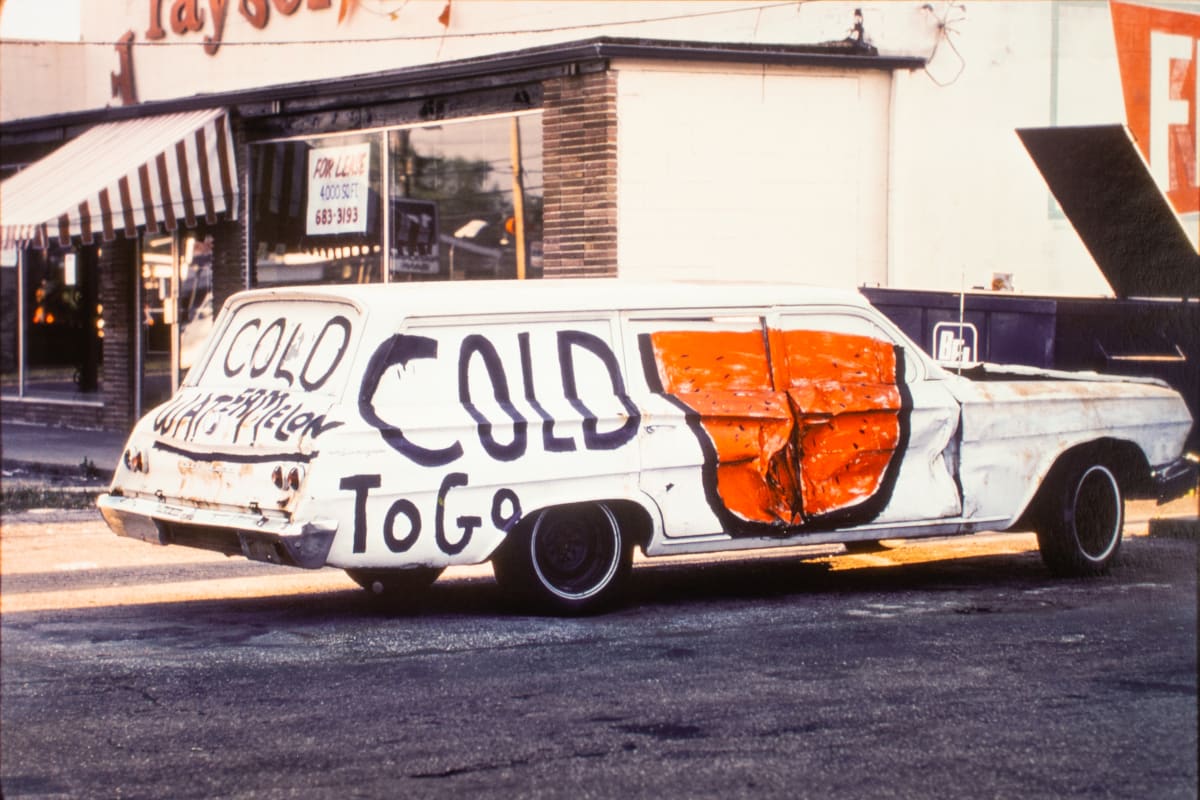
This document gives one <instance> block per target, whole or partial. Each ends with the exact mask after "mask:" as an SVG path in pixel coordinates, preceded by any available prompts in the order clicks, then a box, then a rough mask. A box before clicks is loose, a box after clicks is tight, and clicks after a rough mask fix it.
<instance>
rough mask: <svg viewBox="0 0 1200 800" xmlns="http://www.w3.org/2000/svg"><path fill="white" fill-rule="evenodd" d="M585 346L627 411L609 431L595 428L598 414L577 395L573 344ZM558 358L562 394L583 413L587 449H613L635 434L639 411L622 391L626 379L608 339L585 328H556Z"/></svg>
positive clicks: (625, 442)
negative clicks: (596, 359) (596, 360)
mask: <svg viewBox="0 0 1200 800" xmlns="http://www.w3.org/2000/svg"><path fill="white" fill-rule="evenodd" d="M577 347H578V348H582V349H584V350H587V351H588V352H589V353H591V354H592V355H594V356H596V357H597V358H599V359H600V363H601V364H603V365H604V368H605V370H607V371H608V379H609V381H610V382H611V383H612V388H613V396H614V397H616V398H617V400H618V401H619V402H620V403H621V405H622V406H624V407H625V410H626V411H627V412H629V416H628V417H627V418H626V419H625V421H624V422H623V423H621V426H620V427H619V428H617V429H616V430H612V431H603V432H602V431H600V430H599V429H598V425H597V422H598V417H597V415H596V412H594V411H592V409H590V408H589V407H588V406H587V404H586V403H584V402H583V400H582V399H581V398H580V397H579V387H578V386H577V385H576V382H575V356H574V355H573V351H574V349H575V348H577ZM558 361H559V368H560V369H561V371H562V382H563V395H564V396H565V397H566V398H567V400H568V401H569V402H570V403H571V405H572V406H573V407H574V408H575V410H576V411H578V412H579V413H580V414H581V415H582V416H583V445H584V447H586V448H587V449H588V450H616V449H617V448H619V447H622V446H624V445H626V444H628V443H629V442H631V441H633V439H634V437H636V436H637V429H638V425H639V424H641V420H642V413H641V412H640V411H639V410H638V407H637V406H636V405H634V403H633V401H632V400H631V399H630V398H629V394H628V393H627V392H626V391H625V379H624V378H623V377H621V365H620V364H618V363H617V357H616V355H615V354H614V353H613V351H612V348H611V347H609V346H608V343H607V342H605V341H604V340H603V339H601V338H600V337H599V336H596V335H595V334H591V333H587V332H585V331H559V332H558Z"/></svg>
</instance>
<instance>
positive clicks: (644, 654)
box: [0, 500, 1197, 799]
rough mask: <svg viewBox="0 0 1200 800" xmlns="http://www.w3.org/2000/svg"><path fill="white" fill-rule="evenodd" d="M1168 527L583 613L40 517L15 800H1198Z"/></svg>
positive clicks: (1187, 639)
mask: <svg viewBox="0 0 1200 800" xmlns="http://www.w3.org/2000/svg"><path fill="white" fill-rule="evenodd" d="M1192 502H1194V500H1193V501H1192ZM1145 529H1146V525H1145V524H1144V523H1143V524H1140V525H1139V524H1137V523H1134V524H1131V528H1130V530H1131V532H1132V533H1134V534H1135V535H1133V536H1131V537H1130V538H1128V539H1127V540H1126V542H1125V545H1124V547H1123V551H1122V556H1123V559H1122V564H1121V566H1120V567H1119V568H1118V569H1116V570H1115V571H1114V572H1113V574H1112V575H1110V576H1107V577H1103V578H1099V579H1095V580H1086V581H1060V580H1055V579H1052V578H1050V577H1049V576H1048V574H1047V573H1046V572H1045V570H1044V569H1043V567H1042V566H1041V563H1040V560H1039V558H1038V556H1037V553H1036V551H1035V549H1034V546H1035V543H1034V541H1033V539H1032V537H1031V536H1028V535H1014V536H1003V537H1001V536H980V537H972V538H969V539H959V540H942V541H934V542H928V543H922V544H910V545H903V546H900V547H896V548H893V549H889V550H886V551H884V552H881V553H874V554H866V555H843V554H840V551H839V550H838V549H837V548H829V549H826V550H824V551H817V552H809V553H807V554H804V555H805V557H801V554H800V553H797V552H790V553H786V554H773V555H771V556H769V557H758V558H742V559H738V560H731V561H715V562H714V561H706V562H695V561H691V562H685V563H679V562H673V563H665V564H664V563H660V562H652V563H650V564H641V565H639V567H638V568H637V569H635V572H634V585H633V587H632V596H631V600H630V603H629V604H628V605H627V606H626V607H625V608H624V609H622V610H620V611H617V612H615V613H612V614H609V615H606V616H602V617H597V618H590V619H579V620H561V619H543V618H536V617H527V616H520V615H518V614H515V613H513V612H511V611H509V610H507V609H506V608H505V607H504V605H503V603H502V600H501V598H500V596H499V594H498V593H497V591H496V588H495V586H494V584H493V583H492V581H491V578H490V573H489V571H488V570H487V568H486V567H485V568H481V569H474V570H462V571H457V572H454V573H452V574H448V575H447V576H444V577H443V579H442V580H440V581H439V582H438V583H437V584H435V586H434V588H433V590H432V592H431V594H430V596H429V597H428V598H427V600H426V602H425V603H424V605H423V607H422V608H421V609H420V610H419V611H417V612H416V613H408V614H400V615H396V614H391V613H386V612H383V611H381V610H379V609H377V608H376V607H374V606H372V605H371V604H370V602H369V599H368V598H367V596H366V594H365V593H364V592H362V591H361V590H358V589H357V587H355V586H354V585H353V584H352V583H351V582H350V581H349V579H347V578H346V577H345V576H344V575H342V574H341V573H339V572H335V571H332V570H322V571H318V572H303V571H298V570H288V569H286V568H280V567H271V566H267V565H258V564H251V563H249V562H246V561H243V560H238V559H225V558H223V557H221V556H215V555H211V554H207V553H200V552H194V551H188V550H182V549H176V548H156V547H153V546H151V545H146V544H142V543H140V542H133V541H127V540H122V539H118V538H117V537H114V536H112V535H111V534H109V533H108V532H107V530H106V529H105V528H104V526H103V524H102V523H101V522H100V521H99V520H98V517H97V516H96V515H95V514H94V513H92V512H56V513H55V514H52V515H38V514H21V515H16V516H9V517H6V518H4V519H3V528H2V535H0V545H2V552H0V556H2V561H0V567H2V570H3V576H2V583H0V614H2V617H0V623H2V625H0V635H2V641H0V648H2V650H0V654H2V657H3V664H2V672H0V690H2V691H0V781H2V788H3V795H4V797H6V798H18V797H38V798H51V797H71V798H76V797H89V798H104V797H121V798H132V797H145V798H168V797H170V798H190V797H302V798H308V797H314V798H349V797H379V798H393V797H506V798H507V797H556V798H557V797H562V798H589V797H597V798H641V797H653V798H674V797H714V798H730V797H821V798H824V797H846V798H851V797H852V798H861V797H900V798H909V797H954V798H960V797H1020V798H1038V797H1047V798H1049V797H1055V798H1058V797H1088V798H1093V797H1121V798H1139V799H1140V798H1195V797H1196V792H1197V705H1196V703H1197V699H1196V693H1197V680H1196V643H1197V628H1196V618H1197V593H1196V583H1197V545H1196V544H1195V542H1193V541H1180V540H1176V539H1168V538H1159V537H1147V536H1145V535H1144V533H1145ZM821 553H825V554H824V555H821ZM834 553H837V554H836V555H835V554H834Z"/></svg>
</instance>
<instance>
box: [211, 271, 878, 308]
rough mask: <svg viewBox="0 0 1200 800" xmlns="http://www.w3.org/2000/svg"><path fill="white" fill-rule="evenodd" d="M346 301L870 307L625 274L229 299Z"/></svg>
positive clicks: (852, 298)
mask: <svg viewBox="0 0 1200 800" xmlns="http://www.w3.org/2000/svg"><path fill="white" fill-rule="evenodd" d="M302 298H307V299H314V300H321V299H325V300H337V299H341V300H348V301H350V302H352V303H355V304H356V305H359V306H360V307H362V308H364V309H367V310H380V309H386V310H387V311H388V312H389V313H390V314H393V315H397V316H399V315H403V316H406V317H408V316H420V317H430V316H478V315H484V314H518V313H530V312H548V313H554V312H559V313H586V312H593V311H606V312H608V311H614V310H619V311H626V310H628V311H639V310H660V309H661V310H673V309H688V308H712V309H722V308H743V307H746V308H770V307H773V306H785V305H788V306H790V305H799V306H803V305H851V306H856V307H866V306H868V305H869V304H868V303H867V301H866V300H865V299H864V298H863V297H862V295H860V294H859V293H858V292H855V291H852V290H848V289H830V288H825V287H816V286H805V285H801V284H790V283H765V282H764V283H725V282H704V281H660V282H659V281H635V280H627V279H623V278H564V279H549V280H528V281H516V280H482V281H431V282H422V283H391V284H379V283H373V284H342V285H322V286H295V287H279V288H270V289H252V290H249V291H245V292H241V293H239V294H238V295H236V296H235V297H234V298H233V301H234V302H237V303H242V302H254V301H263V300H275V299H277V300H286V299H302Z"/></svg>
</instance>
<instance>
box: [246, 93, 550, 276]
mask: <svg viewBox="0 0 1200 800" xmlns="http://www.w3.org/2000/svg"><path fill="white" fill-rule="evenodd" d="M252 160H253V167H252V169H253V175H254V180H253V182H252V186H251V191H252V195H253V196H252V198H251V204H252V207H253V211H254V216H253V222H252V235H253V246H252V253H253V256H254V274H255V276H256V284H257V285H259V286H269V285H276V284H293V285H294V284H309V283H367V282H377V281H415V280H463V279H478V278H514V277H531V278H532V277H541V272H542V207H543V204H542V196H543V190H542V133H541V114H540V112H531V113H526V114H520V115H506V116H496V117H487V118H477V119H469V120H460V121H443V122H440V123H438V124H436V125H416V126H409V127H398V128H393V129H389V130H382V131H376V132H370V133H362V134H356V135H354V136H330V137H322V138H317V139H304V140H291V141H284V142H267V143H263V144H258V145H255V146H254V147H253V150H252ZM384 197H386V198H387V202H386V203H381V202H380V198H384Z"/></svg>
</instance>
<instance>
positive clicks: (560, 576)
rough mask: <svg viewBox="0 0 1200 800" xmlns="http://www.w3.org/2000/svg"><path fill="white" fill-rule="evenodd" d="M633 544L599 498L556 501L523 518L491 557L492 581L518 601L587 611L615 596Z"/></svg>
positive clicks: (609, 602)
mask: <svg viewBox="0 0 1200 800" xmlns="http://www.w3.org/2000/svg"><path fill="white" fill-rule="evenodd" d="M632 563H633V548H632V545H631V543H630V542H629V541H628V539H627V537H626V536H625V535H624V534H623V532H622V530H621V524H620V522H619V521H618V519H617V516H616V514H614V513H613V511H612V509H611V508H609V507H608V506H607V505H605V504H604V503H586V504H577V505H569V506H556V507H552V508H547V509H544V510H543V511H540V512H538V513H537V514H535V515H533V516H532V518H531V519H530V520H526V521H524V522H522V524H521V525H519V526H518V527H517V528H515V529H514V530H513V531H512V532H511V533H510V534H509V539H508V540H507V541H506V542H505V543H504V545H503V546H502V547H501V549H500V551H499V552H498V553H497V554H496V557H495V558H494V559H493V564H492V566H493V568H494V570H495V573H496V580H497V582H498V583H499V584H500V586H501V587H502V588H503V589H504V590H505V591H506V592H507V593H509V594H510V595H511V596H513V597H515V598H516V599H518V600H519V601H522V602H526V603H531V604H532V605H534V606H535V607H536V608H537V609H538V610H541V611H547V612H550V613H554V614H563V615H578V614H590V613H594V612H596V611H600V610H603V609H606V608H608V607H610V606H611V605H612V603H613V602H614V601H615V600H616V599H617V597H618V596H619V595H620V591H621V589H622V587H623V585H624V583H625V581H626V578H627V577H628V575H629V572H630V569H631V566H632Z"/></svg>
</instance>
